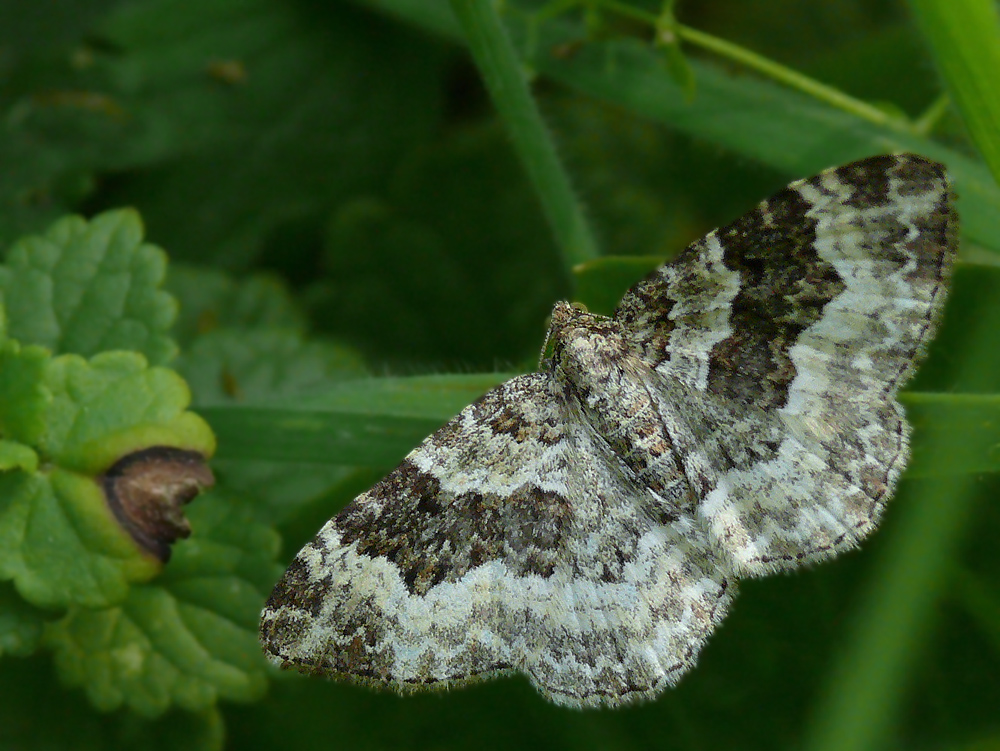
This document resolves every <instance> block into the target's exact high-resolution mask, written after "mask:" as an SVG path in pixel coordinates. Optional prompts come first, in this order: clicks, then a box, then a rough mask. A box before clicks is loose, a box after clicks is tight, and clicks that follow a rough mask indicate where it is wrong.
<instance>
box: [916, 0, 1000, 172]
mask: <svg viewBox="0 0 1000 751" xmlns="http://www.w3.org/2000/svg"><path fill="white" fill-rule="evenodd" d="M909 5H910V7H911V8H912V10H913V15H914V17H915V19H916V21H917V23H918V24H919V25H920V30H921V31H922V32H923V34H924V36H925V37H926V38H927V40H928V41H929V42H930V44H931V46H932V48H933V49H934V53H935V59H936V61H937V63H938V68H939V69H940V71H941V73H942V74H943V76H944V81H945V84H946V86H947V87H948V93H949V94H950V95H951V97H952V99H954V101H955V104H956V106H957V107H958V108H959V110H961V112H962V116H963V119H964V121H965V124H966V127H967V128H968V129H969V133H970V135H971V136H972V139H973V141H974V142H975V144H976V146H977V147H978V148H979V153H980V154H982V155H983V158H984V159H985V160H986V163H987V164H988V165H989V166H990V169H991V170H992V172H993V177H994V180H995V181H997V182H1000V135H998V134H1000V86H998V85H997V79H996V75H995V71H997V70H998V69H1000V13H998V12H997V6H996V3H995V2H993V1H992V0H964V2H960V3H954V2H947V0H910V3H909Z"/></svg>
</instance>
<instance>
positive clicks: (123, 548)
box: [0, 342, 214, 607]
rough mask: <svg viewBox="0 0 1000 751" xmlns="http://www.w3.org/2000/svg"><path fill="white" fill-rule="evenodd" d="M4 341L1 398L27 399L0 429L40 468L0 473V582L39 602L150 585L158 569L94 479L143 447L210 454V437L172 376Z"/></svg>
mask: <svg viewBox="0 0 1000 751" xmlns="http://www.w3.org/2000/svg"><path fill="white" fill-rule="evenodd" d="M14 344H15V343H12V342H9V343H8V347H7V349H6V350H5V351H6V352H7V355H8V356H7V358H6V360H4V361H3V362H4V363H5V367H4V368H3V370H2V372H4V373H5V374H7V373H8V372H9V373H15V375H14V376H8V377H5V378H0V388H2V387H3V386H4V385H9V386H10V387H11V390H10V392H8V393H4V392H3V391H0V403H6V401H7V399H8V398H10V395H11V394H13V396H14V398H17V395H18V394H20V393H29V394H35V395H36V396H35V398H34V402H35V403H34V406H33V408H32V409H33V410H34V413H33V414H31V415H30V419H28V418H24V417H21V418H18V417H15V418H13V419H11V418H9V416H7V417H5V419H4V420H3V421H2V422H0V424H2V425H3V426H4V428H5V430H8V428H7V426H8V425H10V427H9V433H10V434H11V435H12V437H17V438H21V439H22V441H23V442H24V443H25V444H29V446H30V450H34V451H36V452H37V454H38V455H39V456H40V457H41V458H42V459H43V464H41V465H39V467H38V468H37V470H35V471H30V470H31V467H30V464H29V465H28V466H26V467H25V468H24V469H23V470H21V471H9V472H6V473H3V474H0V579H13V580H14V582H15V584H16V585H17V588H18V591H19V592H20V593H21V595H22V596H23V597H24V598H25V599H26V600H28V601H29V602H31V603H33V604H35V605H40V606H46V607H56V606H65V605H68V604H70V603H83V604H87V605H89V606H100V605H107V604H110V603H115V602H120V601H121V600H122V599H123V598H124V597H125V596H126V594H127V592H128V585H129V583H130V582H139V581H147V580H149V579H150V578H151V577H153V576H154V575H155V574H156V573H158V572H159V571H160V568H161V565H162V564H161V562H160V561H159V560H158V559H157V558H155V557H154V556H153V555H151V554H150V553H149V552H147V551H145V550H144V549H142V548H140V547H139V546H138V545H137V544H136V542H135V541H134V540H133V539H132V538H131V536H129V534H128V533H127V532H126V531H125V530H124V529H123V528H122V527H121V525H120V523H119V521H118V520H117V519H116V518H115V516H114V514H113V513H112V511H111V509H110V508H109V506H108V502H107V499H106V497H105V492H104V489H103V487H102V485H101V483H100V475H102V474H103V473H104V472H106V471H107V470H108V468H109V467H111V465H112V464H114V463H115V462H116V461H117V460H118V459H120V458H121V457H123V456H126V455H129V454H131V453H133V452H135V451H139V450H142V449H145V448H148V447H151V446H167V447H177V448H182V449H186V450H188V451H195V452H198V453H200V454H202V455H203V456H209V455H210V454H211V453H212V451H213V449H214V438H213V436H212V434H211V432H210V431H209V429H208V426H207V425H206V424H205V423H204V422H203V421H202V420H201V419H200V418H199V417H197V416H195V415H194V414H192V413H190V412H187V411H185V410H186V407H187V403H188V400H189V395H188V391H187V388H186V387H185V385H184V382H183V381H182V380H181V379H180V377H179V376H177V374H176V373H174V372H173V371H170V370H166V369H164V368H149V367H147V365H146V362H145V359H144V358H143V357H142V356H141V355H137V354H133V353H129V352H112V353H107V354H102V355H98V356H96V357H94V358H92V359H91V360H90V361H89V362H88V361H86V360H84V359H83V358H81V357H79V356H76V355H63V356H60V357H57V358H52V359H43V358H42V357H41V356H39V354H38V353H39V352H40V350H38V349H37V348H26V349H25V350H21V351H20V352H19V353H18V352H17V350H16V348H14V347H13V345H14ZM15 354H20V355H22V357H21V358H20V359H18V358H16V357H14V355H15ZM25 354H27V357H24V355H25ZM42 354H43V355H44V353H42ZM46 357H47V356H46ZM19 367H21V371H20V372H22V375H20V376H17V375H16V373H17V372H18V368H19ZM32 378H34V379H37V382H34V383H33V382H32V381H31V379H32ZM0 414H2V413H0ZM25 426H27V427H25ZM27 448H28V447H26V449H27ZM25 470H29V471H25Z"/></svg>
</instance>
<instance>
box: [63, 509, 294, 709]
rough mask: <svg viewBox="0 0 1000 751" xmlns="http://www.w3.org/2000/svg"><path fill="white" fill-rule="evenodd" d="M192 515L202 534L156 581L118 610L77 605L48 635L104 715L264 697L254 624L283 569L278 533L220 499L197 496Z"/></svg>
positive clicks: (69, 674) (72, 677) (180, 548)
mask: <svg viewBox="0 0 1000 751" xmlns="http://www.w3.org/2000/svg"><path fill="white" fill-rule="evenodd" d="M190 518H191V523H192V526H193V527H194V529H195V534H194V535H193V536H192V537H191V538H190V539H189V540H186V541H183V542H181V543H178V545H177V546H176V548H175V553H174V558H173V560H172V562H171V565H170V567H169V568H168V569H167V572H166V574H165V575H164V576H163V577H162V578H161V579H160V580H158V581H157V583H156V584H150V585H142V586H136V587H132V589H131V590H130V591H129V595H128V598H127V599H126V600H125V601H124V602H123V603H122V604H121V605H120V606H118V607H113V608H103V609H88V608H81V607H76V608H73V609H71V610H70V612H69V613H68V614H67V616H66V617H65V618H64V619H62V620H61V621H59V622H57V623H54V624H52V625H51V626H49V628H48V629H47V632H46V642H47V644H48V645H49V646H50V647H51V648H52V649H53V650H54V651H55V659H56V665H57V668H58V669H59V672H60V674H61V675H62V677H63V680H64V681H65V682H66V683H68V684H69V685H74V686H82V687H83V688H84V690H85V691H86V693H87V696H88V697H89V699H90V700H91V701H92V702H93V703H94V705H95V706H97V707H98V708H100V709H103V710H108V709H114V708H117V707H120V706H123V705H124V706H128V707H130V708H131V709H133V710H135V711H136V712H139V713H140V714H143V715H145V716H150V717H153V716H157V715H159V714H161V713H163V712H164V711H166V710H167V709H169V708H170V707H172V706H179V707H183V708H186V709H189V710H200V709H205V708H207V707H210V706H211V705H212V704H214V703H215V702H216V701H217V700H218V699H220V698H225V699H232V700H239V701H248V700H252V699H255V698H258V697H259V696H260V695H261V694H262V693H263V691H264V688H265V685H266V681H265V670H266V663H265V661H264V658H263V656H262V654H261V652H260V647H259V645H258V643H257V618H258V614H259V610H260V604H261V602H262V600H263V597H264V592H265V591H266V589H267V588H268V587H270V586H271V584H272V583H273V581H274V580H275V578H276V577H277V576H278V574H279V573H280V569H278V567H277V566H276V565H275V564H274V556H275V554H276V553H277V550H278V538H277V535H276V534H275V533H274V532H273V531H272V530H271V529H270V528H268V527H265V526H263V525H261V524H260V523H259V522H256V521H254V519H253V517H252V516H251V515H250V514H249V512H248V510H247V509H246V508H245V507H241V506H239V505H238V504H235V503H233V502H231V501H228V500H225V499H223V498H220V497H219V496H217V495H207V496H205V497H203V498H202V499H200V500H199V503H198V505H197V506H196V507H193V508H192V509H191V512H190Z"/></svg>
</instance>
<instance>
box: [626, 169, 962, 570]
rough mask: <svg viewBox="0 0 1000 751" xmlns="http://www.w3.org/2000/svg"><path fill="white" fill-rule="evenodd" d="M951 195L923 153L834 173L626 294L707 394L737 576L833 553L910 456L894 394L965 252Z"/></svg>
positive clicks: (677, 369)
mask: <svg viewBox="0 0 1000 751" xmlns="http://www.w3.org/2000/svg"><path fill="white" fill-rule="evenodd" d="M950 198H951V196H950V191H949V187H948V180H947V177H946V175H945V172H944V168H943V167H942V166H941V165H939V164H936V163H934V162H930V161H927V160H925V159H923V158H921V157H917V156H912V155H899V156H883V157H873V158H870V159H866V160H863V161H860V162H857V163H854V164H850V165H847V166H844V167H840V168H837V169H833V170H828V171H826V172H823V173H821V174H820V175H818V176H816V177H814V178H811V179H808V180H803V181H800V182H796V183H792V184H791V185H790V186H789V187H788V188H786V189H785V190H783V191H781V192H780V193H778V194H777V195H776V196H774V197H773V198H771V199H769V200H767V201H764V202H763V203H761V204H760V205H759V206H758V207H757V209H756V210H755V211H753V212H751V213H749V214H747V215H746V216H744V217H742V218H741V219H739V220H737V221H736V222H734V223H733V224H731V225H729V226H727V227H724V228H722V229H719V230H717V231H715V232H712V233H711V234H709V235H708V236H707V237H705V238H704V239H703V240H701V241H699V242H697V243H695V244H694V245H692V246H691V247H690V248H688V249H687V250H686V251H685V252H684V253H683V254H682V255H681V256H680V257H678V258H677V260H676V261H675V262H673V263H671V264H668V265H666V266H664V267H663V268H661V269H659V271H658V272H657V273H655V274H654V275H652V276H651V277H650V278H648V279H647V280H645V281H643V282H641V283H640V284H639V285H637V286H636V287H635V288H634V289H632V290H631V291H630V292H629V293H628V294H627V295H626V296H625V298H624V299H623V300H622V303H621V305H620V307H619V310H618V311H617V313H616V318H617V319H618V320H619V321H620V322H621V323H622V324H623V326H624V328H625V329H626V330H627V331H628V332H630V335H631V337H632V339H633V340H634V342H635V343H636V347H637V349H638V350H639V351H640V352H641V354H642V357H643V358H644V359H645V361H646V362H647V364H649V365H651V366H652V367H653V368H654V369H655V370H656V371H657V372H658V373H660V374H661V375H663V376H664V377H665V379H666V380H667V381H668V382H671V383H679V384H680V387H679V388H680V390H681V391H687V392H689V393H691V394H693V395H695V397H696V398H702V399H704V400H705V401H706V403H707V404H708V405H709V406H708V407H707V408H706V409H705V410H704V412H705V414H702V415H699V414H697V412H696V411H695V410H690V409H688V410H687V414H688V419H689V424H690V427H691V430H692V431H693V432H694V433H696V434H700V438H701V439H702V440H701V443H702V456H701V458H702V460H703V463H704V464H705V465H706V466H707V465H711V472H712V473H713V474H714V475H715V476H714V478H713V480H712V482H711V484H710V485H711V490H710V492H708V493H707V497H706V498H705V499H704V501H703V503H702V505H701V508H700V513H701V515H702V517H703V519H704V520H705V521H706V522H707V523H708V525H709V528H710V530H711V532H712V533H713V535H714V536H715V537H716V539H717V540H718V541H719V544H720V546H721V547H722V548H723V549H724V550H726V551H727V552H728V554H729V555H730V556H731V557H732V558H733V561H734V565H735V567H736V570H737V571H739V572H740V573H743V574H762V573H766V572H767V571H771V570H776V569H783V568H790V567H793V566H795V565H796V564H797V563H799V562H800V561H803V560H812V559H817V558H823V557H827V556H831V555H835V554H836V553H837V552H838V551H839V550H840V549H842V548H846V547H851V546H853V545H855V544H856V543H857V541H858V540H860V539H861V538H862V537H864V536H865V535H866V534H868V533H869V532H870V531H871V530H872V529H873V528H874V526H875V524H876V523H877V521H878V518H879V516H880V514H881V512H882V509H883V506H884V504H885V502H886V500H888V498H889V497H890V495H891V494H892V491H893V488H894V486H895V484H896V481H897V479H898V477H899V474H900V472H901V471H902V469H903V466H904V465H905V463H906V460H907V458H908V453H909V452H908V435H909V427H908V425H907V423H906V421H905V419H904V415H903V410H902V408H901V407H900V405H899V404H898V402H897V401H896V399H895V395H896V393H897V391H898V390H899V388H900V386H901V385H902V384H904V383H905V382H906V380H907V379H908V378H909V377H910V375H911V373H912V371H913V369H914V366H915V364H916V363H917V362H918V361H919V360H920V358H921V356H922V351H923V348H924V345H925V344H926V342H927V341H928V339H929V338H930V337H931V335H932V333H933V331H934V328H935V323H936V321H937V319H938V317H939V313H940V310H941V307H942V305H943V302H944V298H945V295H946V292H947V280H948V277H949V275H950V270H951V266H952V262H953V260H954V257H955V252H956V248H957V219H956V216H955V214H954V212H953V209H952V207H951V203H950ZM684 409H685V405H683V404H682V405H681V410H682V411H683V410H684ZM724 415H728V417H724ZM705 471H706V472H707V471H709V470H705Z"/></svg>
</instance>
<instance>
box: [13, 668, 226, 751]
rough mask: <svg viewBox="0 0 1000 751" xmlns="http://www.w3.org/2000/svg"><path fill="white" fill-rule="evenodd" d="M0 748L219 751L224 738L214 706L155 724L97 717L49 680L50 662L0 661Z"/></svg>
mask: <svg viewBox="0 0 1000 751" xmlns="http://www.w3.org/2000/svg"><path fill="white" fill-rule="evenodd" d="M0 696H3V701H2V702H0V748H4V749H53V750H55V749H70V748H71V749H73V751H108V749H143V750H144V751H158V750H162V751H168V750H169V749H180V748H183V749H185V750H186V751H221V749H222V748H223V740H224V736H225V728H224V726H223V722H222V717H221V715H220V713H219V710H218V709H217V708H215V707H212V708H211V709H206V710H203V711H200V712H184V711H176V712H170V713H168V714H165V715H163V716H162V717H160V718H159V719H158V720H156V721H150V720H149V719H146V718H143V717H138V716H136V715H135V714H134V713H130V712H118V713H116V714H112V715H108V714H99V713H97V712H95V711H94V709H93V706H92V705H90V704H89V703H88V702H87V701H86V700H85V699H84V697H83V696H82V695H81V694H80V693H79V692H76V691H66V689H64V688H63V687H62V686H61V685H59V682H58V681H56V680H54V678H53V676H52V664H51V660H50V659H49V658H48V657H46V658H45V659H41V658H40V657H35V658H31V659H27V660H2V661H0Z"/></svg>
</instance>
